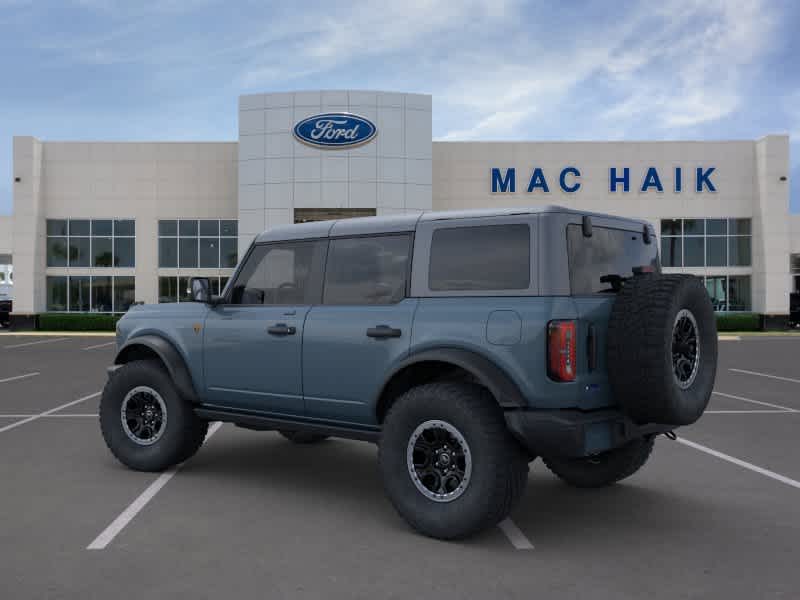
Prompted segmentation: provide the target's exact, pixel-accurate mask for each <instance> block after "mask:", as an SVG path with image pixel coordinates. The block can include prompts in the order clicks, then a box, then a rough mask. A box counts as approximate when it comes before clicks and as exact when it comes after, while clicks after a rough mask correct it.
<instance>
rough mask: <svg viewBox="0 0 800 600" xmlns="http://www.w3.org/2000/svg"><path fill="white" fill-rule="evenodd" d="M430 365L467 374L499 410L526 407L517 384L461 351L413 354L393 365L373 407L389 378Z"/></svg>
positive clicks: (489, 363)
mask: <svg viewBox="0 0 800 600" xmlns="http://www.w3.org/2000/svg"><path fill="white" fill-rule="evenodd" d="M434 361H435V362H445V363H450V364H452V365H455V366H457V367H460V368H462V369H464V370H465V371H467V372H468V373H470V374H471V375H472V376H473V377H475V379H477V380H478V382H480V383H481V385H483V386H484V387H486V388H487V389H488V390H489V391H490V392H491V393H492V396H494V398H495V399H496V400H497V403H498V404H499V405H500V406H501V407H503V408H508V409H512V408H523V407H526V406H527V405H528V403H527V401H526V400H525V397H524V396H523V395H522V393H521V392H520V390H519V387H518V386H517V384H516V383H514V381H513V380H512V379H511V377H509V376H508V374H507V373H506V372H505V371H504V370H503V369H501V368H500V367H498V366H497V365H496V364H495V363H493V362H492V361H491V360H489V359H488V358H486V357H485V356H482V355H480V354H478V353H477V352H472V351H470V350H464V349H463V348H447V347H445V348H433V349H429V350H423V351H422V352H417V353H413V354H411V355H409V356H408V357H406V358H405V359H403V360H402V361H400V362H399V363H398V364H396V365H395V366H394V368H393V369H392V370H391V371H390V372H389V374H388V376H387V377H386V378H385V379H384V381H383V385H382V386H381V389H380V392H379V393H378V395H377V397H376V399H375V405H376V406H377V403H378V402H379V401H380V399H381V397H382V396H383V394H384V392H385V391H386V388H387V386H388V385H389V383H390V382H391V381H392V378H394V376H395V375H397V374H398V373H400V372H401V371H402V370H403V369H406V368H408V367H410V366H413V365H414V364H417V363H423V362H434Z"/></svg>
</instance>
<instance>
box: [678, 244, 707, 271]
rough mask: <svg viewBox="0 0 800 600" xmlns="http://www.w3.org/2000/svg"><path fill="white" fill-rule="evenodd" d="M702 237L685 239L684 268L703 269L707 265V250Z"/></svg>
mask: <svg viewBox="0 0 800 600" xmlns="http://www.w3.org/2000/svg"><path fill="white" fill-rule="evenodd" d="M703 241H704V240H703V238H701V237H685V238H683V266H684V267H702V266H703V265H705V248H704V244H703Z"/></svg>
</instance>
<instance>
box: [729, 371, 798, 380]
mask: <svg viewBox="0 0 800 600" xmlns="http://www.w3.org/2000/svg"><path fill="white" fill-rule="evenodd" d="M728 370H729V371H733V372H734V373H744V374H745V375H757V376H758V377H768V378H770V379H778V380H780V381H791V382H792V383H800V379H792V378H791V377H781V376H780V375H770V374H769V373H759V372H758V371H746V370H745V369H728Z"/></svg>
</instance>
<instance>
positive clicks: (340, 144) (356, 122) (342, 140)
mask: <svg viewBox="0 0 800 600" xmlns="http://www.w3.org/2000/svg"><path fill="white" fill-rule="evenodd" d="M376 133H378V130H377V128H376V127H375V125H374V123H372V121H370V120H369V119H365V118H364V117H359V116H358V115H351V114H348V113H326V114H324V115H314V116H313V117H308V118H307V119H303V120H302V121H300V122H299V123H298V124H297V125H295V126H294V135H295V137H296V138H297V139H298V140H300V141H301V142H303V143H304V144H309V145H310V146H316V147H318V148H352V147H353V146H360V145H361V144H366V143H367V142H369V141H370V140H371V139H372V138H374V137H375V134H376Z"/></svg>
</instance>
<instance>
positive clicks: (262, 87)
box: [0, 0, 800, 214]
mask: <svg viewBox="0 0 800 600" xmlns="http://www.w3.org/2000/svg"><path fill="white" fill-rule="evenodd" d="M798 24H800V2H796V1H795V0H741V1H740V0H702V1H693V0H660V1H658V2H653V1H646V0H644V1H638V2H637V1H614V2H611V1H605V0H603V1H578V0H572V1H558V0H550V1H538V2H517V1H515V0H449V1H444V2H434V1H427V0H403V1H402V2H389V3H386V2H380V1H377V0H354V1H353V2H348V3H343V2H336V1H334V0H326V1H321V2H317V3H306V2H301V1H299V0H295V1H293V2H275V3H270V2H268V1H265V0H256V1H253V2H236V1H235V0H228V1H224V2H223V1H219V2H216V1H212V0H160V1H153V0H137V1H136V2H133V1H113V0H60V1H57V2H56V1H52V2H51V1H35V0H0V214H10V213H11V210H12V200H11V186H12V173H11V171H12V153H11V149H12V137H13V136H14V135H33V136H37V137H39V138H41V139H43V140H235V139H237V137H238V127H237V122H236V119H237V98H238V96H239V95H240V94H243V93H254V92H272V91H285V90H304V89H346V88H356V89H380V90H399V91H406V92H419V93H428V94H432V95H433V134H434V139H438V140H473V139H474V140H674V139H709V140H712V139H755V138H758V137H761V136H763V135H765V134H768V133H788V134H789V135H790V136H792V137H791V139H792V145H791V173H790V183H791V186H792V199H791V206H792V210H793V211H794V212H800V36H798V35H797V25H798Z"/></svg>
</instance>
